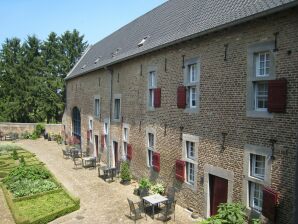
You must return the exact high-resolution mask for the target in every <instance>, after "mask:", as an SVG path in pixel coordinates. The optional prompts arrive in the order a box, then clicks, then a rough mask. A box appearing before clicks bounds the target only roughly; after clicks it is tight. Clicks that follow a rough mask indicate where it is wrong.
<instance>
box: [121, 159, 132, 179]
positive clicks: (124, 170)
mask: <svg viewBox="0 0 298 224" xmlns="http://www.w3.org/2000/svg"><path fill="white" fill-rule="evenodd" d="M120 177H121V180H122V181H130V180H131V174H130V169H129V164H128V162H123V163H122V164H121V167H120Z"/></svg>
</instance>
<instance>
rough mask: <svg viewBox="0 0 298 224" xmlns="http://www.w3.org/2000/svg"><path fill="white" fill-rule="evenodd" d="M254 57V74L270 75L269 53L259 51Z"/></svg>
mask: <svg viewBox="0 0 298 224" xmlns="http://www.w3.org/2000/svg"><path fill="white" fill-rule="evenodd" d="M255 57H256V76H261V77H263V76H269V75H270V54H269V52H261V53H257V54H256V55H255Z"/></svg>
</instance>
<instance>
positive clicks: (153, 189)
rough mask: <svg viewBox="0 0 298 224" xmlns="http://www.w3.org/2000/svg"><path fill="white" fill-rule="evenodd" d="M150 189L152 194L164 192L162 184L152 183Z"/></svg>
mask: <svg viewBox="0 0 298 224" xmlns="http://www.w3.org/2000/svg"><path fill="white" fill-rule="evenodd" d="M150 191H151V192H152V193H153V194H163V193H164V192H165V187H164V186H163V185H162V184H154V185H152V186H151V188H150Z"/></svg>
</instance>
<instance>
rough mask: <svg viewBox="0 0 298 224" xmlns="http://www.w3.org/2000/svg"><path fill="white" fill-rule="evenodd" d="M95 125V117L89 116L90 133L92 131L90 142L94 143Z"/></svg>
mask: <svg viewBox="0 0 298 224" xmlns="http://www.w3.org/2000/svg"><path fill="white" fill-rule="evenodd" d="M93 125H94V123H93V118H92V117H89V119H88V130H89V133H90V131H91V133H90V143H93V135H94V133H93Z"/></svg>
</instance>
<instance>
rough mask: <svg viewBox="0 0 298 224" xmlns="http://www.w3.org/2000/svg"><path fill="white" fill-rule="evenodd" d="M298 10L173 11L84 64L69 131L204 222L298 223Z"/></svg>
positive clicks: (224, 1) (70, 107) (283, 6)
mask: <svg viewBox="0 0 298 224" xmlns="http://www.w3.org/2000/svg"><path fill="white" fill-rule="evenodd" d="M297 5H298V1H294V0H284V1H278V0H263V1H252V0H248V1H247V0H237V1H236V0H229V1H228V0H215V1H195V0H184V1H181V0H170V1H167V2H166V3H164V4H162V5H161V6H159V7H157V8H155V9H153V10H152V11H150V12H148V13H146V14H145V15H143V16H141V17H139V18H137V19H136V20H134V21H133V22H131V23H129V24H128V25H126V26H124V27H122V28H121V29H119V30H118V31H116V32H114V33H113V34H111V35H110V36H108V37H106V38H105V39H103V40H101V41H99V42H98V43H96V44H95V45H93V46H90V47H89V48H88V49H87V50H86V52H85V53H84V54H83V55H82V57H81V59H80V60H79V61H78V62H77V64H76V65H75V66H74V68H73V69H72V70H71V71H70V72H69V74H68V75H67V77H66V87H67V106H66V110H65V116H64V123H65V127H66V132H67V133H69V135H75V136H77V137H78V138H79V139H80V140H81V145H82V148H83V149H88V150H89V152H91V153H92V154H94V156H97V155H99V154H101V155H102V159H103V160H104V161H105V162H106V163H107V164H108V165H109V166H116V164H117V161H119V160H126V159H128V161H129V163H130V168H131V170H132V173H133V175H134V176H135V177H136V178H140V177H149V178H150V179H151V180H152V181H156V182H161V183H163V184H164V185H165V186H175V187H176V189H177V198H178V203H179V204H180V205H182V206H184V207H186V208H191V209H194V210H197V211H199V213H200V215H202V216H204V217H208V216H210V215H212V214H215V213H216V207H217V205H218V204H219V203H220V202H232V201H233V202H242V203H243V204H245V205H246V207H247V211H248V213H249V214H251V215H259V214H262V213H263V214H264V216H265V217H267V218H269V219H277V223H287V224H288V223H294V221H293V217H294V209H295V206H294V201H295V200H294V198H295V183H296V176H297V175H296V174H295V172H296V171H295V170H296V160H297V155H296V153H297V127H298V112H297V111H298V103H297V99H298V74H297V71H298V36H297V34H298V8H297ZM277 199H278V200H277ZM277 201H278V206H277V208H276V209H275V208H274V203H277ZM274 216H275V217H274Z"/></svg>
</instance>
